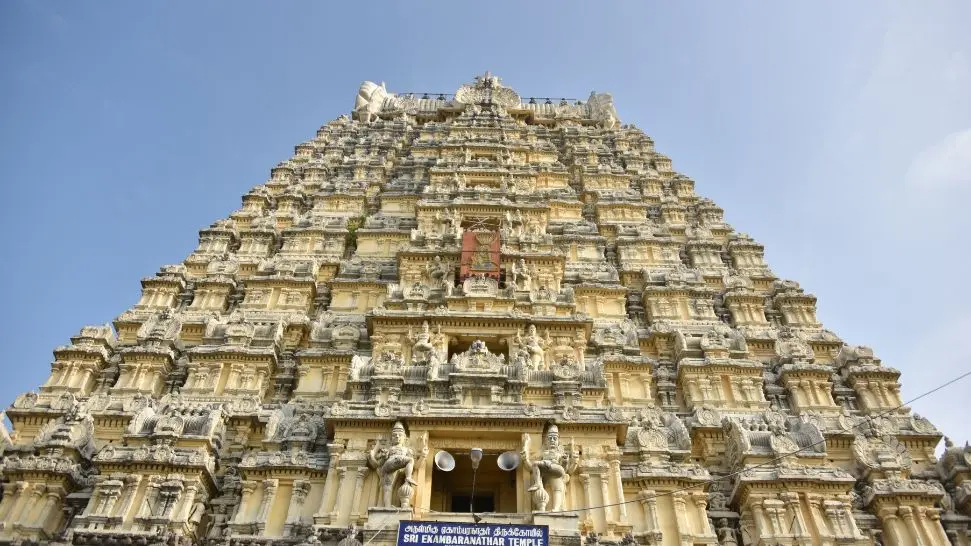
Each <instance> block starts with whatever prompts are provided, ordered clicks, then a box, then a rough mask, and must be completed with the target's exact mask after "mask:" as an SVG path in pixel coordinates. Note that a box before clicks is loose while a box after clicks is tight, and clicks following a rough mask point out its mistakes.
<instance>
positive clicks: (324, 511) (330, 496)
mask: <svg viewBox="0 0 971 546" xmlns="http://www.w3.org/2000/svg"><path fill="white" fill-rule="evenodd" d="M327 448H328V450H329V452H330V464H329V465H328V467H327V478H326V479H325V481H324V492H323V494H322V495H321V496H320V509H319V510H317V513H316V514H314V517H315V518H325V521H324V523H329V522H330V512H331V510H333V509H334V502H335V501H336V500H337V496H336V494H335V493H336V492H337V484H338V481H339V480H340V478H339V476H338V474H339V473H338V472H337V464H338V463H339V462H340V456H341V453H343V451H344V444H340V443H334V444H328V445H327Z"/></svg>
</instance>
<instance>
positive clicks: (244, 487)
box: [233, 480, 256, 524]
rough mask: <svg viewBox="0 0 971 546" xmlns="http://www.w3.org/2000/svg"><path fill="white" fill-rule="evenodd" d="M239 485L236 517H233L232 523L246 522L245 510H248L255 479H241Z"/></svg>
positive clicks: (254, 489)
mask: <svg viewBox="0 0 971 546" xmlns="http://www.w3.org/2000/svg"><path fill="white" fill-rule="evenodd" d="M239 485H240V491H241V495H240V500H239V506H238V507H237V508H236V517H234V518H233V523H234V524H236V523H246V511H247V510H249V503H250V499H252V498H253V492H254V491H256V482H255V481H249V480H246V481H242V482H240V483H239Z"/></svg>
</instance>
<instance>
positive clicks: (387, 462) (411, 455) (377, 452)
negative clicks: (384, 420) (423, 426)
mask: <svg viewBox="0 0 971 546" xmlns="http://www.w3.org/2000/svg"><path fill="white" fill-rule="evenodd" d="M427 454H428V445H427V444H426V443H425V441H424V439H423V441H422V442H421V448H420V449H418V450H417V451H416V450H414V449H412V448H411V446H409V445H408V435H407V434H406V433H405V426H404V425H402V424H401V422H400V421H399V422H396V423H395V424H394V426H393V427H391V445H390V446H388V447H379V446H377V445H375V446H374V448H373V449H371V451H370V452H368V464H369V465H370V466H371V467H372V468H374V469H375V470H377V471H378V475H379V476H380V477H381V495H382V502H383V503H384V506H385V507H386V508H391V507H392V506H393V504H392V498H391V488H392V486H394V483H395V479H396V478H397V477H398V472H399V471H404V482H403V483H402V484H401V487H399V488H398V502H399V503H400V505H401V507H402V508H410V507H411V495H412V494H413V493H414V492H415V486H416V485H418V482H416V481H415V480H414V479H413V478H412V472H413V471H414V468H415V461H417V460H419V459H423V458H424V457H425V455H427Z"/></svg>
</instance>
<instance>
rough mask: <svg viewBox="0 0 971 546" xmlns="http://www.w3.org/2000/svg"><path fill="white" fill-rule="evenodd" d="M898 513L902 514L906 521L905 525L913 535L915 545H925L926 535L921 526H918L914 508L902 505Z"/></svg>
mask: <svg viewBox="0 0 971 546" xmlns="http://www.w3.org/2000/svg"><path fill="white" fill-rule="evenodd" d="M897 513H898V514H900V517H901V519H902V520H903V522H904V527H906V528H907V531H908V532H909V533H910V534H911V535H912V538H913V541H912V544H913V545H914V546H924V537H923V536H922V534H921V532H920V528H918V527H917V520H916V518H915V517H914V509H913V508H911V507H910V506H901V507H900V508H898V509H897Z"/></svg>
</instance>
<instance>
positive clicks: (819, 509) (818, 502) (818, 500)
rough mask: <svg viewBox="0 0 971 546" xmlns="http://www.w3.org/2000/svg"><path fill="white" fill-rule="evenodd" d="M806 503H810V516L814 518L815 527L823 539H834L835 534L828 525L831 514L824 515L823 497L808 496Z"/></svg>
mask: <svg viewBox="0 0 971 546" xmlns="http://www.w3.org/2000/svg"><path fill="white" fill-rule="evenodd" d="M806 501H807V502H808V503H809V515H810V516H812V519H813V526H814V527H815V528H816V532H817V533H818V534H819V538H821V539H829V538H833V532H832V531H831V530H830V525H829V523H827V519H829V518H828V516H829V514H828V513H826V514H824V513H823V497H822V496H820V495H812V494H811V495H808V496H807V497H806Z"/></svg>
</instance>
